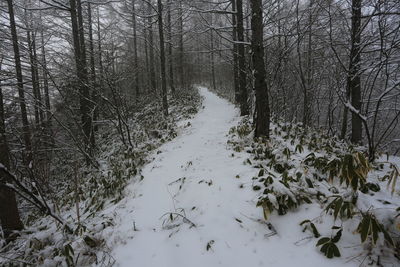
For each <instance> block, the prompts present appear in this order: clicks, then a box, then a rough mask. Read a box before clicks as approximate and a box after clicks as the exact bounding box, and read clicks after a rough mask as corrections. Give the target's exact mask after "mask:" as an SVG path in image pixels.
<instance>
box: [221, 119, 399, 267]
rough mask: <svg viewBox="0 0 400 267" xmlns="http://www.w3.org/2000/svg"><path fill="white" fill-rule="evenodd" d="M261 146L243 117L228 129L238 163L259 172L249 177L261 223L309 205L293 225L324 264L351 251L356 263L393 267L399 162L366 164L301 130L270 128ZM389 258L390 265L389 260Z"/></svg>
mask: <svg viewBox="0 0 400 267" xmlns="http://www.w3.org/2000/svg"><path fill="white" fill-rule="evenodd" d="M271 128H272V129H271V137H270V139H269V140H265V139H262V138H260V139H253V137H252V136H253V125H252V123H251V121H250V120H249V118H245V119H243V120H242V121H241V122H240V123H239V125H237V126H236V127H233V128H231V130H230V140H229V141H228V142H229V143H230V145H231V146H232V148H233V150H234V151H236V152H241V151H245V152H247V153H249V154H250V157H249V159H247V160H246V161H245V162H244V164H247V165H251V166H252V167H254V168H257V169H259V171H258V175H257V176H255V177H250V179H252V188H253V190H254V194H255V195H256V196H257V198H258V201H257V206H259V207H260V212H262V213H263V216H264V219H265V220H267V221H268V220H270V219H271V217H273V216H277V215H278V216H279V215H280V216H283V215H285V214H287V213H290V212H291V211H295V210H297V209H298V208H299V206H301V205H309V206H317V207H318V209H317V212H315V217H311V218H309V219H306V220H303V221H299V222H298V224H299V228H298V231H303V232H306V233H309V236H307V237H306V238H307V239H315V244H316V247H317V248H318V249H319V250H320V252H321V253H322V254H324V255H325V256H326V257H328V258H333V257H340V256H341V251H342V250H344V249H350V250H353V255H355V256H354V258H351V259H349V260H354V259H356V258H357V260H358V262H360V263H361V264H376V265H378V266H385V263H388V262H390V263H394V262H398V258H399V256H400V235H399V234H400V232H399V230H400V220H399V215H400V214H399V213H400V211H399V207H400V197H399V187H398V186H397V185H396V181H397V179H398V177H399V163H400V159H399V158H389V157H388V156H385V157H384V156H380V157H379V159H378V160H376V161H375V162H373V163H370V162H368V160H367V158H366V156H365V155H364V153H363V147H354V146H352V145H349V144H347V143H344V142H342V141H340V140H338V139H337V138H335V137H332V136H328V135H326V134H325V133H324V132H321V131H318V130H315V129H304V128H303V127H302V126H301V124H296V123H284V122H281V121H277V122H275V123H273V124H272V127H271ZM396 258H397V259H396Z"/></svg>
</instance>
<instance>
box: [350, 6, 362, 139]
mask: <svg viewBox="0 0 400 267" xmlns="http://www.w3.org/2000/svg"><path fill="white" fill-rule="evenodd" d="M361 2H362V1H361V0H352V5H351V10H352V12H351V13H352V17H351V52H350V66H349V72H350V79H348V83H349V86H348V87H349V90H350V93H351V105H352V106H353V107H354V108H355V109H356V110H358V111H361V77H360V68H361V66H360V64H361V55H360V53H361V47H360V46H361V44H360V42H361ZM351 141H352V142H353V143H361V142H362V121H361V119H360V117H359V116H358V115H357V114H355V113H354V112H352V114H351Z"/></svg>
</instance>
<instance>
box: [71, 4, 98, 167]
mask: <svg viewBox="0 0 400 267" xmlns="http://www.w3.org/2000/svg"><path fill="white" fill-rule="evenodd" d="M69 2H70V5H71V8H70V12H71V25H72V37H73V43H74V52H75V63H76V72H77V77H78V82H79V97H80V101H79V102H80V112H81V123H82V130H83V134H84V138H83V139H84V144H85V151H86V153H87V155H86V162H87V163H89V162H90V159H89V158H88V157H90V156H91V154H92V148H93V147H92V146H91V145H92V143H91V138H92V137H91V135H92V117H91V112H90V109H91V101H90V87H89V83H88V82H89V81H88V72H87V66H86V50H85V38H84V32H83V19H82V6H81V1H80V0H76V1H75V0H69Z"/></svg>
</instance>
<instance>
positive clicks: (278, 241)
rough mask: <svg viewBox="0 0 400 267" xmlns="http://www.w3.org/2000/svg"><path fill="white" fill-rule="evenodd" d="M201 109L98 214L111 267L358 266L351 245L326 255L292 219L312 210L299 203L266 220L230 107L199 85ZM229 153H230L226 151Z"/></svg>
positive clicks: (313, 212)
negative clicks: (109, 222)
mask: <svg viewBox="0 0 400 267" xmlns="http://www.w3.org/2000/svg"><path fill="white" fill-rule="evenodd" d="M199 90H200V94H201V95H202V96H203V108H202V109H200V111H199V113H198V114H197V115H196V116H195V117H194V118H193V119H191V120H188V121H182V122H181V123H182V124H188V122H190V127H186V128H184V129H183V130H182V132H181V133H180V134H179V136H178V137H177V138H175V139H174V140H172V141H171V142H169V143H166V144H164V145H163V146H161V147H160V148H159V149H158V150H157V151H156V152H155V155H154V158H155V159H154V161H152V162H151V163H149V164H148V165H146V166H145V167H144V169H143V171H142V175H143V177H144V178H143V180H142V181H136V182H132V183H131V184H130V185H129V186H128V187H127V189H126V195H125V198H124V199H123V200H122V201H120V202H119V203H118V204H117V205H116V206H112V207H109V208H108V209H107V210H105V211H104V212H105V213H106V214H108V215H109V216H110V215H111V214H112V216H113V217H114V218H115V226H114V227H110V228H108V230H105V231H109V232H108V233H105V236H109V237H108V238H106V240H107V245H108V246H109V247H110V249H111V255H112V257H113V258H114V259H115V261H116V265H117V266H140V267H147V266H148V267H150V266H151V267H153V266H166V267H168V266H171V267H172V266H173V267H180V266H184V267H187V266H191V267H194V266H230V267H233V266H337V265H339V264H340V265H342V266H358V265H359V264H360V262H355V261H350V260H349V259H350V258H351V257H353V256H355V255H352V252H351V251H348V250H346V251H347V252H346V251H345V252H343V253H342V257H341V258H335V259H327V258H326V257H325V256H324V255H323V254H322V253H320V252H319V249H318V248H317V247H316V246H315V242H314V241H312V240H311V239H310V238H308V237H307V236H309V235H307V234H306V233H303V232H302V231H301V227H300V226H299V222H301V221H303V220H305V219H307V218H312V217H315V216H318V215H320V213H321V210H320V209H319V208H318V207H316V206H315V205H303V206H301V207H299V208H298V209H297V210H296V211H295V212H290V213H289V214H287V215H286V216H272V217H271V218H270V220H269V222H270V224H269V225H267V223H266V222H265V220H264V219H263V214H262V209H261V208H260V207H256V205H255V204H256V202H257V199H256V198H255V194H254V191H253V190H252V184H251V180H250V179H248V180H246V181H245V180H244V179H245V178H242V179H237V178H241V177H253V176H256V175H257V172H258V170H257V169H255V168H253V167H252V166H250V165H245V164H243V162H244V161H245V160H246V159H247V158H248V154H247V153H246V152H239V153H238V152H234V151H233V150H232V149H231V148H230V147H229V145H228V144H227V141H228V132H229V130H230V128H231V127H233V126H236V125H237V124H238V122H239V120H240V117H239V113H238V110H237V109H236V108H235V107H234V106H233V105H232V104H230V103H229V102H228V101H226V100H224V99H221V98H219V97H218V96H216V95H215V94H213V93H211V92H210V91H208V90H207V89H206V88H200V89H199ZM233 152H234V153H233Z"/></svg>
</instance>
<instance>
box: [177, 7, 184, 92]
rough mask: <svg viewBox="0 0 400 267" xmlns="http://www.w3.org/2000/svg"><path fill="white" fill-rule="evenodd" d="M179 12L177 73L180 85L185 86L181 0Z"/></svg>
mask: <svg viewBox="0 0 400 267" xmlns="http://www.w3.org/2000/svg"><path fill="white" fill-rule="evenodd" d="M178 11H179V14H178V21H179V75H180V79H181V87H182V88H184V87H185V74H184V70H183V66H184V59H183V53H184V51H183V8H182V0H179V9H178Z"/></svg>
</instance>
